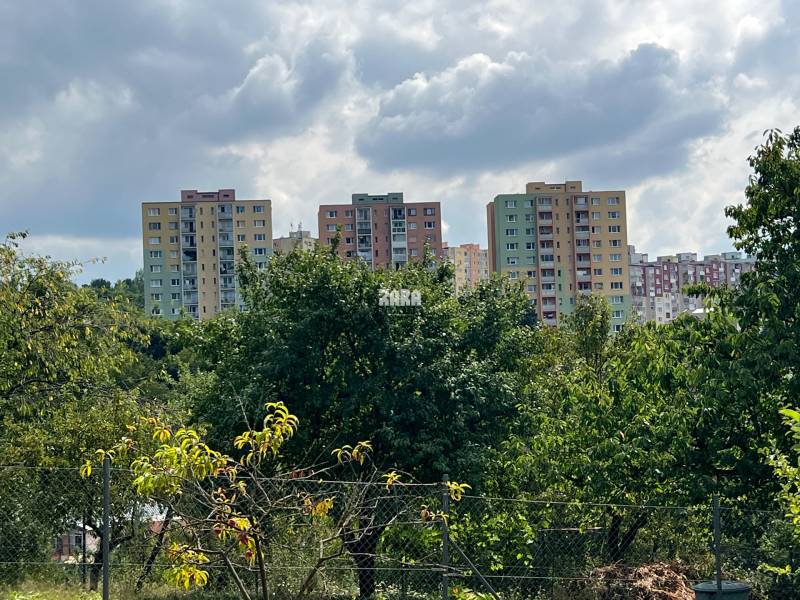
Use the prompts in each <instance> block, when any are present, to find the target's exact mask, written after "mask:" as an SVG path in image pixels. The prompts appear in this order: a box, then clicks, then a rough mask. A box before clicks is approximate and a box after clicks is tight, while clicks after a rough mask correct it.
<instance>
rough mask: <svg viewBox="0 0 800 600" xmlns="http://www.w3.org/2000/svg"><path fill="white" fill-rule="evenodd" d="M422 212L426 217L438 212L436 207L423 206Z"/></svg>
mask: <svg viewBox="0 0 800 600" xmlns="http://www.w3.org/2000/svg"><path fill="white" fill-rule="evenodd" d="M422 214H423V215H424V216H426V217H432V216H434V215H435V214H436V209H435V208H423V209H422Z"/></svg>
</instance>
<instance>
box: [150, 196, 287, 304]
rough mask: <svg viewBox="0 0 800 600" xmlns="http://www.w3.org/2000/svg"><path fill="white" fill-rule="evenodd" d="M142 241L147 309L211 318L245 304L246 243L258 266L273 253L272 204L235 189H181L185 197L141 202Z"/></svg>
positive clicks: (262, 264) (263, 263)
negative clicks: (239, 269)
mask: <svg viewBox="0 0 800 600" xmlns="http://www.w3.org/2000/svg"><path fill="white" fill-rule="evenodd" d="M142 242H143V246H144V298H145V310H146V311H147V314H149V315H152V316H162V317H167V318H176V317H177V316H178V315H180V314H181V313H182V312H183V311H185V312H186V313H187V314H188V315H190V316H192V317H195V318H199V319H209V318H211V317H213V316H214V315H215V314H217V313H218V312H219V311H221V310H224V309H226V308H231V307H238V308H241V307H242V302H241V298H240V296H239V293H238V283H237V281H236V274H235V271H234V268H235V264H236V262H237V261H238V252H239V248H241V247H242V246H243V245H245V244H246V245H247V246H248V248H250V250H251V252H252V254H253V258H254V260H255V262H256V264H257V265H258V266H264V265H265V264H266V260H267V257H268V256H270V255H271V254H272V206H271V203H270V201H269V200H237V199H236V192H235V191H234V190H219V191H216V192H198V191H197V190H182V191H181V200H180V202H143V203H142Z"/></svg>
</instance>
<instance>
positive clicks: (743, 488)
mask: <svg viewBox="0 0 800 600" xmlns="http://www.w3.org/2000/svg"><path fill="white" fill-rule="evenodd" d="M750 164H751V167H752V169H753V176H752V178H751V181H750V183H749V185H748V187H747V189H746V190H745V195H746V202H745V203H744V204H742V205H739V206H733V207H729V208H728V209H726V213H727V215H728V216H729V217H730V218H731V219H732V220H733V224H732V225H731V227H730V228H729V234H730V236H731V238H732V239H733V240H734V242H735V244H736V245H737V247H739V248H740V249H742V250H744V251H746V252H747V253H749V254H752V255H753V256H755V257H756V258H757V261H758V262H757V267H756V269H755V271H754V272H753V273H752V274H749V275H745V276H744V277H743V278H742V285H741V287H740V288H739V289H737V290H729V289H718V290H711V289H708V288H704V287H702V286H697V287H696V288H695V289H694V290H693V291H694V292H695V293H698V294H703V295H704V296H705V300H706V303H707V305H708V306H710V307H711V308H712V310H711V311H710V312H709V313H708V314H707V315H706V317H705V318H704V319H702V320H699V319H696V318H693V317H691V316H683V317H681V318H679V319H676V320H675V321H674V322H673V323H670V324H667V325H661V326H659V325H655V324H652V323H651V324H646V325H637V324H634V323H630V324H628V325H626V326H625V327H624V329H623V331H622V332H620V333H618V334H611V333H610V330H609V323H610V312H609V307H608V305H607V304H606V302H605V301H604V300H603V299H602V298H599V297H593V296H586V297H583V298H582V299H581V301H580V302H579V303H578V305H577V306H576V308H575V311H574V314H573V315H572V316H571V317H570V318H569V319H568V320H567V321H566V322H565V323H564V324H563V326H562V327H560V328H559V329H553V328H548V327H543V326H540V325H538V324H537V323H536V319H535V317H534V313H533V311H532V310H531V307H530V305H529V303H528V301H527V299H526V296H525V294H524V293H523V291H522V289H521V287H520V286H518V285H516V284H513V283H512V282H509V281H508V280H503V279H500V278H494V279H491V280H489V281H487V282H484V283H481V284H479V285H478V286H476V287H475V288H473V289H468V290H465V291H463V292H462V293H460V294H459V295H457V296H456V295H454V294H453V287H452V270H451V267H450V266H449V265H446V264H445V265H436V264H432V263H431V261H430V260H429V257H426V258H424V259H423V260H422V261H420V262H419V263H415V264H412V265H410V266H409V267H408V268H406V269H403V270H400V271H391V272H383V271H379V272H371V271H370V270H369V269H367V268H366V266H365V265H364V264H362V263H360V262H357V261H354V262H343V261H340V260H339V259H338V258H337V257H336V255H335V254H334V253H333V252H331V251H330V250H326V249H321V248H317V249H316V250H314V251H311V252H297V251H296V252H292V253H290V254H286V255H277V256H276V257H275V258H274V259H273V260H271V261H270V262H269V263H268V265H267V267H266V268H265V269H264V270H259V269H257V268H256V267H255V265H254V264H253V263H252V262H251V261H250V260H249V259H248V257H247V255H246V253H243V254H242V256H241V260H240V264H239V270H238V276H239V280H240V282H241V285H242V290H243V295H244V298H245V300H246V302H247V304H248V308H249V310H248V311H247V312H225V313H223V314H220V315H218V316H217V317H215V318H214V319H211V320H209V321H203V322H195V321H191V320H188V319H179V320H177V321H175V322H166V321H153V320H151V319H149V318H147V317H146V316H145V315H143V314H142V310H141V305H142V302H141V294H142V289H141V275H140V274H137V277H135V278H134V279H132V280H123V281H120V282H117V283H116V284H114V285H111V284H110V282H107V281H103V280H95V281H93V282H92V283H91V284H89V285H87V286H84V287H78V286H76V285H74V284H73V283H72V282H71V279H72V277H73V276H74V274H75V272H76V269H77V268H78V265H75V264H70V263H61V262H56V261H52V260H50V259H47V258H42V257H31V256H26V255H24V254H23V253H21V252H20V250H19V248H18V246H17V242H18V240H19V238H20V237H21V236H22V235H24V234H12V235H9V236H8V238H7V239H6V241H5V242H4V243H3V244H2V245H0V354H2V358H3V360H2V361H0V465H35V466H44V467H50V468H57V469H61V470H62V471H60V473H62V475H60V477H61V479H60V480H59V485H58V490H57V491H58V495H57V496H56V497H57V498H58V501H57V502H56V501H54V502H42V501H41V499H42V498H46V497H48V496H50V497H54V496H53V492H54V489H53V480H52V478H50V477H48V476H47V473H48V472H45V471H37V470H36V469H15V470H9V469H7V468H5V470H4V473H3V475H4V486H3V487H4V488H6V489H13V490H15V492H16V493H14V494H13V495H12V494H8V493H3V492H0V539H3V540H6V542H5V544H4V546H3V549H2V550H0V552H3V553H4V554H5V556H6V559H5V560H3V561H0V562H2V565H1V566H0V581H2V582H4V583H11V582H15V581H19V580H21V579H23V578H24V577H25V575H26V572H25V565H26V564H30V563H34V562H46V561H47V560H49V555H50V553H51V549H50V544H51V543H52V539H53V538H54V537H55V536H56V535H60V534H61V533H62V532H64V531H65V530H66V529H67V528H68V527H70V526H74V525H75V524H76V523H82V524H85V526H86V527H87V528H88V529H89V530H90V531H91V532H92V533H93V535H94V536H95V537H96V538H99V537H100V536H102V535H103V532H102V529H101V528H100V527H99V525H98V523H99V518H100V510H101V503H100V497H101V496H100V479H99V477H98V466H99V461H100V460H101V459H102V458H103V457H105V456H112V457H113V460H114V465H115V467H116V468H118V469H119V471H118V472H117V473H116V474H115V477H114V482H115V484H114V486H113V489H112V509H113V510H112V512H113V514H114V522H113V526H112V529H111V538H110V543H111V546H112V549H113V552H114V553H115V555H117V556H119V557H120V558H119V561H120V562H125V561H127V562H135V563H136V564H140V565H143V567H142V568H141V569H140V571H139V572H138V573H137V574H136V576H135V577H134V579H136V580H138V587H141V586H142V585H143V584H144V583H145V582H147V581H151V582H160V581H163V580H164V578H166V579H171V580H172V581H173V582H177V583H179V584H181V585H182V586H183V587H189V588H192V587H196V586H202V585H204V584H205V585H206V586H207V587H211V588H214V589H216V590H218V591H220V593H222V591H234V592H237V593H239V595H240V596H241V597H243V598H248V597H254V595H255V591H254V590H256V589H258V590H260V592H259V593H260V594H261V595H262V596H263V595H265V594H267V593H268V591H270V592H274V593H275V594H276V595H278V596H287V595H291V596H293V597H299V596H302V595H309V594H313V593H322V592H321V591H320V590H323V589H324V590H326V591H325V593H326V594H328V595H337V594H340V595H347V594H350V593H352V591H353V587H352V584H346V582H345V581H344V580H343V579H342V578H341V577H339V578H338V579H337V578H336V577H332V576H331V577H328V575H326V572H325V567H324V565H326V564H337V565H344V564H347V565H350V566H355V567H357V572H358V581H357V582H356V583H357V589H358V592H359V596H360V597H361V598H362V599H364V600H366V599H368V598H375V597H377V596H378V595H380V594H381V593H386V594H388V595H391V594H395V593H396V592H397V590H395V589H391V590H389V591H386V589H385V588H382V587H381V586H382V585H383V582H382V581H381V580H379V577H378V573H379V572H380V569H381V568H387V567H386V565H380V564H378V562H377V560H376V557H377V555H378V551H377V549H378V548H379V547H384V548H393V549H396V550H397V551H398V554H400V550H402V551H403V553H402V561H403V564H404V565H405V566H406V567H407V566H408V565H414V564H420V563H422V562H423V561H426V560H428V561H430V560H431V559H430V555H431V553H432V552H433V551H434V549H435V548H438V547H439V546H440V545H441V539H442V538H441V536H442V534H443V531H444V529H445V527H446V528H447V530H448V532H449V534H450V536H451V539H452V541H453V543H454V544H455V545H457V546H458V547H459V548H462V546H463V550H464V551H465V552H466V553H467V554H468V555H469V556H470V557H472V559H474V561H475V562H476V563H477V564H478V565H480V567H481V568H487V569H490V570H496V571H497V572H502V570H503V569H504V568H505V566H507V565H511V564H514V565H519V566H520V568H522V567H525V568H533V566H534V565H535V564H537V563H536V561H537V556H538V554H537V553H538V552H542V551H546V550H547V548H549V547H553V545H554V544H555V545H558V544H561V546H560V547H562V548H565V547H566V541H565V540H574V539H581V540H583V541H582V542H581V543H582V544H584V546H581V550H580V552H578V551H577V550H576V551H575V552H573V553H572V554H570V553H569V552H567V551H566V550H562V552H563V554H562V556H561V560H562V562H563V564H564V565H569V566H570V568H574V569H575V570H576V571H575V572H576V573H577V574H578V575H582V576H583V575H587V574H588V573H589V572H590V570H591V569H592V568H595V567H600V566H602V565H608V564H611V563H616V562H618V561H630V562H642V561H646V560H648V557H652V556H655V555H656V553H658V555H659V556H661V555H663V554H666V555H668V556H667V558H670V559H672V558H681V559H683V560H685V561H692V565H693V566H694V567H696V568H698V569H705V568H707V567H708V565H709V563H708V552H707V549H706V541H707V540H706V538H705V537H704V535H705V533H704V532H703V528H704V527H707V514H708V512H707V511H708V504H709V502H710V498H711V496H712V495H714V494H716V495H719V496H720V497H721V499H722V502H723V504H724V505H725V506H726V507H728V508H729V509H730V510H740V511H743V510H744V509H747V510H750V511H751V512H750V513H746V514H750V515H753V514H761V513H753V512H752V510H753V509H757V510H762V511H775V510H784V511H786V512H787V513H789V514H790V515H791V516H792V518H793V519H794V521H795V524H797V525H798V527H799V528H800V475H798V473H800V455H799V454H798V440H800V409H799V408H798V406H797V398H798V392H800V388H798V386H799V385H800V383H799V382H800V378H799V377H798V376H797V373H798V368H799V367H800V364H799V363H798V361H800V358H798V357H800V347H798V346H799V345H800V312H799V311H798V308H797V307H798V306H800V296H798V294H800V292H799V291H798V290H800V233H798V232H800V208H799V207H800V128H798V129H796V130H795V131H793V132H792V133H790V134H788V135H785V134H782V133H780V132H777V131H773V132H769V133H768V134H767V136H766V139H765V142H764V144H763V145H762V146H761V147H759V148H757V149H756V152H755V154H754V155H753V156H752V157H751V159H750ZM385 288H389V289H398V288H403V289H413V290H416V291H418V292H419V295H420V297H421V300H422V304H421V306H400V307H386V306H381V305H380V302H379V298H380V291H381V289H385ZM98 449H101V450H100V452H99V453H98V452H96V451H97V450H98ZM78 465H83V476H81V474H79V472H78V468H77V467H78ZM445 474H449V476H450V478H451V479H452V480H456V481H463V482H468V484H469V486H471V487H465V486H459V485H458V484H454V487H453V488H450V491H451V492H452V494H453V495H452V500H453V502H455V500H456V498H459V499H460V498H462V497H463V498H464V500H463V502H461V503H459V504H458V505H457V506H454V507H453V508H452V509H451V511H450V512H449V515H448V516H447V517H445V516H443V513H442V509H443V507H442V506H441V503H443V502H444V500H443V499H442V497H441V495H440V494H439V493H438V492H437V491H436V490H437V489H439V488H435V489H434V488H430V489H428V488H425V487H424V486H422V487H419V488H416V487H414V486H412V485H409V484H410V483H411V482H412V481H417V482H424V483H436V482H439V481H441V479H442V477H443V476H444V475H445ZM320 478H323V479H325V480H326V482H327V483H326V485H330V486H332V487H330V489H328V490H326V489H324V488H322V487H320V486H319V485H318V484H314V486H316V487H310V486H312V483H313V482H316V481H318V480H319V479H320ZM345 480H350V481H355V482H356V483H361V484H365V483H371V485H369V486H367V485H362V486H360V487H359V486H358V485H355V484H353V485H350V486H349V487H348V485H346V484H344V483H342V482H343V481H345ZM267 481H269V482H271V483H270V486H269V487H267V486H266V485H265V484H264V482H267ZM276 482H280V483H276ZM337 486H338V487H337ZM431 489H433V490H434V491H433V492H431ZM474 494H484V495H488V496H492V497H504V498H508V499H510V500H511V501H509V502H505V503H503V504H502V505H500V504H497V505H492V508H491V510H489V509H487V508H486V507H487V506H488V504H483V505H480V506H479V505H478V501H477V500H476V499H475V498H474V497H473V495H474ZM562 503H564V504H562ZM572 503H577V504H572ZM653 505H669V506H682V507H686V508H685V509H683V511H684V512H682V513H681V515H682V516H681V518H680V519H673V520H672V521H670V522H666V521H664V520H663V519H661V518H660V517H658V514H657V513H656V512H655V511H653V510H651V509H649V508H647V507H651V506H653ZM556 507H560V508H556ZM479 508H480V510H479ZM736 514H737V515H738V514H740V513H736ZM744 514H745V513H744V512H742V513H741V515H744ZM764 514H766V513H764ZM769 514H774V513H769ZM154 515H156V516H158V517H159V518H160V519H161V522H162V524H163V525H164V527H163V529H162V530H161V531H159V532H158V535H153V532H151V531H149V527H150V524H151V523H152V521H153V519H154ZM562 522H563V523H570V524H572V525H574V527H573V528H572V529H571V530H570V529H569V528H566V527H560V526H559V527H557V526H556V525H558V523H562ZM541 530H547V531H548V532H550V533H549V534H548V535H550V538H548V539H547V540H545V539H543V538H541V537H537V532H538V531H541ZM735 535H736V536H739V537H738V538H737V539H740V540H743V539H745V538H746V539H748V540H757V542H755V541H754V542H753V544H757V545H758V548H759V549H761V548H767V547H769V548H773V549H781V548H782V547H784V548H785V547H786V546H787V545H788V544H790V543H792V544H793V543H794V540H792V539H791V536H792V535H795V534H794V533H790V534H786V535H789V537H788V538H787V537H781V536H784V532H782V530H779V529H777V528H770V527H766V526H765V525H764V524H763V523H760V524H759V523H756V521H755V520H754V518H749V517H748V518H744V517H742V518H741V519H739V520H737V529H736V531H735ZM568 536H573V537H568ZM574 536H581V537H580V538H576V537H574ZM592 536H594V537H592ZM286 540H289V541H286ZM499 540H502V542H503V543H502V545H501V544H499V543H498V541H499ZM554 540H555V541H554ZM587 540H588V541H587ZM787 540H789V541H787ZM556 542H558V544H556ZM547 544H550V546H547ZM133 548H135V550H134V549H133ZM409 548H410V549H409ZM570 552H572V551H570ZM9 556H10V557H11V558H10V559H8V558H7V557H9ZM289 556H292V557H295V558H296V559H297V560H298V561H300V562H302V567H303V569H302V570H301V571H299V572H297V573H292V574H289V573H279V574H276V573H275V572H274V571H272V570H270V565H275V564H280V563H279V562H278V561H279V560H280V559H286V557H289ZM165 560H168V561H169V566H166V567H165V566H164V565H163V563H164V561H165ZM767 560H769V559H768V557H766V555H764V554H758V555H756V554H754V555H753V556H752V557H749V558H747V559H746V560H745V559H742V561H740V562H739V563H737V564H736V565H735V568H736V569H737V571H736V572H737V573H741V574H743V576H747V577H751V576H752V577H755V575H753V574H754V573H755V572H756V570H758V569H759V567H760V566H761V565H762V563H764V562H766V561H767ZM99 561H100V554H99V551H97V552H94V553H93V555H92V556H91V559H90V562H91V563H92V567H93V568H92V570H91V573H90V577H88V582H87V583H88V587H92V588H94V587H96V585H97V579H98V576H99V565H100V562H99ZM216 563H219V564H220V565H222V566H223V567H224V568H223V569H222V571H220V570H219V569H217V570H214V569H212V566H215V565H216ZM780 566H781V567H783V565H780ZM565 568H566V567H565ZM223 571H224V573H225V574H224V575H220V574H219V573H220V572H223ZM334 571H335V569H331V570H330V573H333V572H334ZM778 571H779V572H780V576H781V577H786V576H788V574H789V573H790V572H791V571H793V566H792V565H791V564H790V565H789V566H788V567H787V568H782V569H779V570H774V571H768V570H765V569H763V568H761V571H760V574H759V575H758V578H760V579H759V581H761V582H762V583H763V582H766V583H763V587H765V589H766V588H768V587H769V585H775V581H777V580H775V579H774V578H773V579H769V577H771V576H772V575H770V573H776V572H778ZM748 574H749V575H748ZM326 577H327V579H326ZM752 577H751V578H752ZM281 582H283V583H282V584H281ZM412 584H413V582H412ZM281 585H283V587H281ZM347 585H350V586H351V587H349V588H348V587H347ZM435 585H436V584H435V583H434V584H433V586H434V588H435ZM326 586H328V587H326ZM540 589H543V588H540ZM382 590H383V591H382ZM31 593H33V594H36V593H39V592H37V591H35V590H33V591H31ZM42 593H45V592H42ZM458 593H459V594H461V595H465V594H466V595H470V594H473V595H477V592H472V591H470V590H469V589H468V588H465V587H463V586H459V592H458ZM19 597H24V596H19ZM31 597H37V596H31ZM42 597H47V596H42ZM86 597H87V598H89V597H91V596H86Z"/></svg>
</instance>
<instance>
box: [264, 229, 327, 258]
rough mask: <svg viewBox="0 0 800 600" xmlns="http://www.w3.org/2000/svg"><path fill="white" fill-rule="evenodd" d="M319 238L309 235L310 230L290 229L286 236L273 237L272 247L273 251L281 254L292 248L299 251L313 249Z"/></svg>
mask: <svg viewBox="0 0 800 600" xmlns="http://www.w3.org/2000/svg"><path fill="white" fill-rule="evenodd" d="M318 241H319V240H317V238H314V237H311V232H310V231H304V230H302V229H298V230H297V231H290V232H289V235H288V236H287V237H279V238H275V239H274V240H273V241H272V249H273V250H275V252H280V253H282V254H289V253H290V252H291V251H292V250H294V249H296V248H297V249H299V250H301V251H308V250H313V249H314V247H315V246H316V245H317V243H318Z"/></svg>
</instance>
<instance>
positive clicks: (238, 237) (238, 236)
mask: <svg viewBox="0 0 800 600" xmlns="http://www.w3.org/2000/svg"><path fill="white" fill-rule="evenodd" d="M246 238H247V236H246V235H245V234H243V233H237V234H236V241H237V242H243V241H245V239H246Z"/></svg>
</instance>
